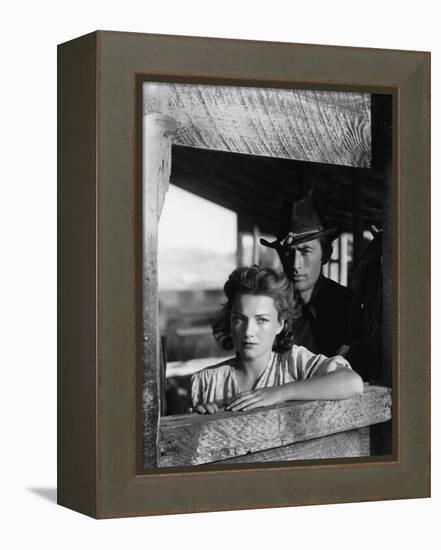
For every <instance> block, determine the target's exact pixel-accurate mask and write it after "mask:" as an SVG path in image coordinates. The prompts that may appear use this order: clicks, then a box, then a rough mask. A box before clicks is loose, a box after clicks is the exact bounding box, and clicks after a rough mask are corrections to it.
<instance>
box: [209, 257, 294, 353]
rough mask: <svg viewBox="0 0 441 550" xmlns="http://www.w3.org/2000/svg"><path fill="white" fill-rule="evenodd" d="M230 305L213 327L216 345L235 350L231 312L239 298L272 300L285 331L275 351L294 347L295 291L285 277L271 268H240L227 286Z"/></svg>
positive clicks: (225, 307) (223, 310)
mask: <svg viewBox="0 0 441 550" xmlns="http://www.w3.org/2000/svg"><path fill="white" fill-rule="evenodd" d="M224 293H225V296H226V297H227V302H226V303H225V304H223V306H222V310H221V312H220V314H219V316H218V318H217V319H216V321H215V322H214V323H213V326H212V329H213V335H214V337H215V339H216V340H217V342H218V343H219V344H220V345H221V347H223V348H224V349H226V350H232V349H233V348H234V345H233V339H232V337H231V324H230V321H231V308H232V306H233V302H234V298H235V297H236V295H237V294H251V295H253V296H269V297H270V298H272V299H273V300H274V304H275V306H276V309H277V311H278V313H279V319H281V320H283V321H284V324H283V329H282V331H281V332H280V334H278V335H277V336H276V338H275V340H274V344H273V350H274V351H278V352H283V351H288V350H290V349H291V347H292V345H293V344H294V334H293V332H292V321H293V312H294V310H295V307H294V305H295V304H294V298H293V287H292V284H291V282H290V281H289V279H288V278H287V277H286V275H285V274H284V273H283V272H281V273H278V272H277V271H275V270H274V269H271V268H269V267H260V266H258V265H253V266H252V267H238V268H237V269H235V270H234V271H233V272H232V273H231V274H230V276H229V277H228V280H227V282H226V283H225V285H224Z"/></svg>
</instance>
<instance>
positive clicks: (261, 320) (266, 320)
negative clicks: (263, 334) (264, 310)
mask: <svg viewBox="0 0 441 550" xmlns="http://www.w3.org/2000/svg"><path fill="white" fill-rule="evenodd" d="M257 322H258V323H259V324H261V325H262V324H264V323H267V322H268V319H257Z"/></svg>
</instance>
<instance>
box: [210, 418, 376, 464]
mask: <svg viewBox="0 0 441 550" xmlns="http://www.w3.org/2000/svg"><path fill="white" fill-rule="evenodd" d="M370 454H371V437H370V428H369V427H366V428H360V429H358V430H350V431H348V432H341V433H338V434H333V435H327V436H325V437H318V438H316V439H311V440H309V441H301V442H299V443H292V444H291V445H285V446H284V447H276V448H275V449H269V450H267V451H259V452H257V453H249V454H246V455H244V456H238V457H236V458H229V459H227V460H222V461H221V462H222V464H245V463H247V464H248V463H251V462H279V461H285V460H305V459H308V460H312V459H320V458H354V457H360V456H369V455H370Z"/></svg>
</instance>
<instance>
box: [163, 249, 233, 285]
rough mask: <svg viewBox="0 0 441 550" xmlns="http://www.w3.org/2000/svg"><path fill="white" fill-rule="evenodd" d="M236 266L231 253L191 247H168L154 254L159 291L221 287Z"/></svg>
mask: <svg viewBox="0 0 441 550" xmlns="http://www.w3.org/2000/svg"><path fill="white" fill-rule="evenodd" d="M235 267H236V255H235V254H231V253H229V254H219V253H217V252H216V251H211V250H206V249H195V248H190V247H189V248H168V249H166V250H160V251H159V256H158V283H159V289H160V290H190V289H209V288H222V287H223V285H224V283H225V281H226V279H227V277H228V275H229V274H230V273H231V271H232V270H233V269H234V268H235Z"/></svg>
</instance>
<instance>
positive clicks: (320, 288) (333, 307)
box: [293, 275, 352, 356]
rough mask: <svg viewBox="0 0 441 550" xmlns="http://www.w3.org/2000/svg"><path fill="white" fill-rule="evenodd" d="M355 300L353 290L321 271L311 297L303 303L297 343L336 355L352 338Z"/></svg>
mask: <svg viewBox="0 0 441 550" xmlns="http://www.w3.org/2000/svg"><path fill="white" fill-rule="evenodd" d="M351 303H352V291H351V290H349V289H348V288H346V287H344V286H342V285H339V284H338V283H336V282H334V281H332V280H331V279H328V278H326V277H324V276H323V275H320V277H319V278H318V280H317V282H316V284H315V286H314V290H313V292H312V295H311V299H310V301H309V302H308V303H307V304H303V305H301V306H300V307H299V312H298V314H299V316H298V318H297V319H296V320H295V321H294V326H293V329H294V338H295V343H296V344H297V345H299V346H305V347H306V348H308V349H309V350H311V351H312V352H314V353H323V354H324V355H328V356H332V355H336V353H337V351H338V350H339V349H340V347H341V346H342V345H344V344H350V341H351V320H350V319H351Z"/></svg>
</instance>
